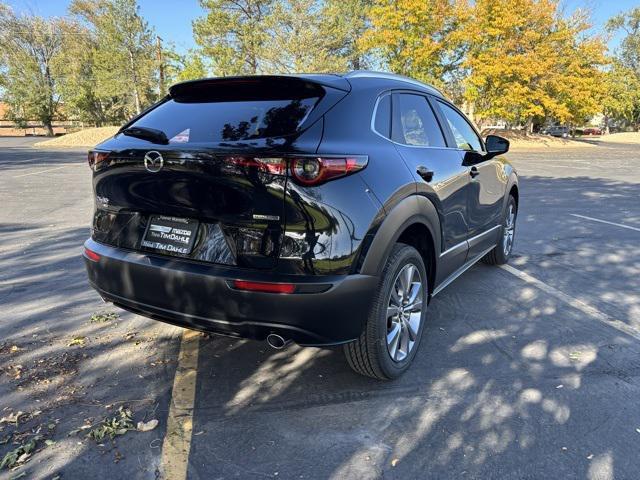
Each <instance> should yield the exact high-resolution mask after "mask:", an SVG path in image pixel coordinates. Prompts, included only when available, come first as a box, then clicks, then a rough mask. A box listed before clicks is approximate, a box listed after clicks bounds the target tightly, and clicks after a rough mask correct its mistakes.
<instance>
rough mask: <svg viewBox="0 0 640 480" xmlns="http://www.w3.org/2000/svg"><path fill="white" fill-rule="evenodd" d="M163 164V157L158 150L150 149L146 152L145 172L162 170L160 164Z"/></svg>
mask: <svg viewBox="0 0 640 480" xmlns="http://www.w3.org/2000/svg"><path fill="white" fill-rule="evenodd" d="M163 165H164V158H162V155H160V152H156V151H155V150H151V151H150V152H147V154H146V155H145V156H144V168H146V169H147V172H151V173H156V172H159V171H160V170H162V166H163Z"/></svg>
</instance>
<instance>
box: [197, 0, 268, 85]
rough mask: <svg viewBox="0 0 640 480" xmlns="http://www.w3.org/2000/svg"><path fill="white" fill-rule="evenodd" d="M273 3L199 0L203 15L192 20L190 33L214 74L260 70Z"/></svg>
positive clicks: (256, 0) (245, 0)
mask: <svg viewBox="0 0 640 480" xmlns="http://www.w3.org/2000/svg"><path fill="white" fill-rule="evenodd" d="M273 4H274V1H273V0H200V5H201V6H202V8H203V9H205V10H207V14H206V15H205V16H204V17H202V18H198V19H196V20H195V21H194V22H193V34H194V37H195V40H196V43H197V44H198V45H199V46H200V47H201V48H202V52H203V54H204V55H205V56H207V57H208V58H210V59H211V61H212V63H213V68H214V71H215V73H216V74H217V75H246V74H249V75H251V74H257V73H260V72H262V71H263V58H264V55H263V53H264V48H265V42H266V41H267V39H268V35H267V32H266V31H265V25H266V21H267V19H268V17H269V16H270V14H271V12H272V9H273Z"/></svg>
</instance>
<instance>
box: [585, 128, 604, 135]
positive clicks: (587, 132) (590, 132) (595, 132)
mask: <svg viewBox="0 0 640 480" xmlns="http://www.w3.org/2000/svg"><path fill="white" fill-rule="evenodd" d="M582 135H602V129H601V128H600V127H586V128H583V129H582Z"/></svg>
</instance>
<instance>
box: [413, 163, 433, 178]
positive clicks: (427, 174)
mask: <svg viewBox="0 0 640 480" xmlns="http://www.w3.org/2000/svg"><path fill="white" fill-rule="evenodd" d="M416 173H417V174H418V175H420V176H421V177H422V179H423V180H424V181H425V182H430V181H431V180H433V170H429V169H428V168H427V167H425V166H424V165H420V166H419V167H418V168H417V169H416Z"/></svg>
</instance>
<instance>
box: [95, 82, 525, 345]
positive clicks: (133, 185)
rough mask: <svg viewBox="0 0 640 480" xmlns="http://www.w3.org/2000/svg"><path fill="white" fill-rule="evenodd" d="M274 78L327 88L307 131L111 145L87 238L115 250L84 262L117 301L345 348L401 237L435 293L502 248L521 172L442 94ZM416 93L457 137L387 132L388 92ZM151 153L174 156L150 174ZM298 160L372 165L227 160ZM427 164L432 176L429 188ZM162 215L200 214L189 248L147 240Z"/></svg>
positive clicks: (241, 331)
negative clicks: (320, 176)
mask: <svg viewBox="0 0 640 480" xmlns="http://www.w3.org/2000/svg"><path fill="white" fill-rule="evenodd" d="M269 78H270V81H272V82H276V83H277V82H278V81H283V82H299V83H300V82H304V83H305V88H308V89H310V88H316V89H318V88H321V89H322V92H323V93H322V94H321V98H320V100H319V101H318V102H317V103H316V105H315V107H314V108H313V110H312V111H311V113H310V114H308V116H307V117H306V118H305V119H304V120H303V121H302V123H301V124H300V125H299V127H298V129H297V130H296V131H295V133H292V134H289V135H285V136H283V137H269V138H244V139H242V138H240V139H232V140H228V139H223V140H221V141H217V142H208V143H204V142H203V143H201V144H198V143H185V144H180V143H169V144H166V145H163V144H156V143H152V142H150V141H149V140H143V139H139V138H134V137H129V136H125V135H123V134H118V135H116V136H115V137H114V138H112V139H110V140H107V141H106V142H104V143H103V144H101V145H99V146H98V147H97V150H100V151H105V152H110V154H109V157H108V159H107V160H106V161H105V162H103V164H101V165H100V166H99V168H96V171H95V172H94V175H93V186H94V191H95V195H96V210H95V216H94V222H93V231H92V238H91V239H90V240H88V241H87V243H86V246H87V248H89V249H90V250H92V251H94V252H96V253H97V254H99V255H101V258H100V260H99V261H92V260H90V259H88V258H86V257H85V260H86V265H87V270H88V274H89V280H90V283H91V284H92V286H93V287H94V288H96V289H97V290H98V291H99V293H100V294H101V295H102V296H103V297H104V298H105V299H107V300H110V301H113V302H114V303H115V304H117V305H119V306H121V307H123V308H126V309H129V310H132V311H135V312H138V313H141V314H143V315H146V316H149V317H152V318H157V319H159V320H163V321H167V322H170V323H174V324H178V325H182V326H186V327H190V328H195V329H200V330H206V331H211V332H217V333H224V334H229V335H236V336H243V337H249V338H257V339H261V338H264V337H266V335H267V334H269V333H271V332H274V333H279V334H281V335H282V336H284V337H286V338H291V339H293V340H294V341H297V342H298V343H301V344H308V345H327V344H337V343H343V342H347V341H350V340H353V339H354V338H356V337H357V336H358V335H359V334H360V332H361V331H362V328H363V326H364V323H365V321H366V318H367V315H368V313H369V304H370V302H371V299H372V297H373V295H374V293H375V290H376V288H377V285H378V277H379V274H380V272H381V269H382V267H383V265H384V262H385V259H386V256H387V254H388V252H389V251H390V249H391V247H392V245H393V244H394V243H395V242H396V241H398V240H400V241H406V242H409V243H415V246H416V247H419V250H420V251H421V253H422V254H423V255H424V256H425V260H426V262H425V263H426V264H427V265H428V266H429V270H430V271H429V276H430V283H429V287H430V294H434V293H436V292H437V291H439V288H442V287H443V286H444V285H446V284H447V283H448V282H449V281H450V280H451V279H453V278H454V277H455V276H456V275H457V272H460V271H462V270H463V269H464V268H465V266H466V265H468V264H470V263H471V262H474V261H475V260H477V258H478V256H479V255H483V254H484V253H486V252H487V250H490V249H491V248H492V247H493V246H495V245H496V243H497V241H498V237H499V233H500V232H499V228H500V227H499V224H500V221H501V218H502V215H503V211H504V208H505V204H506V199H507V197H508V195H509V193H510V192H511V193H512V194H514V195H516V198H517V177H516V174H515V172H514V170H513V168H512V167H511V166H510V164H509V163H508V162H507V161H506V160H504V158H502V157H492V158H490V157H491V156H490V155H487V154H486V152H484V151H477V152H469V151H465V150H463V149H459V148H457V145H456V140H455V139H454V138H453V135H452V133H451V131H450V130H449V129H448V126H447V123H446V120H445V119H444V117H443V115H442V113H441V112H440V111H439V110H438V107H437V104H436V103H437V102H436V100H438V99H439V101H446V100H444V99H442V98H441V96H440V95H439V94H438V93H437V92H436V91H435V90H433V89H430V88H429V87H426V86H422V85H420V84H418V83H417V82H416V83H414V82H409V81H405V80H402V79H401V78H392V77H390V76H384V75H375V74H364V73H359V74H351V75H346V76H337V75H316V76H299V77H269ZM300 84H301V83H300ZM205 86H207V85H205ZM207 87H208V88H211V89H215V88H216V84H215V81H211V84H210V85H208V86H207ZM203 88H204V87H203ZM402 92H404V93H412V94H418V95H423V96H424V97H426V98H427V100H428V101H429V102H430V105H431V106H432V108H433V110H434V112H435V113H436V116H437V118H438V122H439V125H440V128H441V129H442V132H443V133H442V134H443V136H444V138H445V141H446V145H444V146H440V147H431V146H429V147H420V146H413V145H404V144H402V143H400V142H395V141H393V140H391V139H390V138H385V137H384V135H381V134H380V133H379V132H377V131H375V130H374V128H373V122H372V119H373V118H374V114H375V112H376V110H377V104H378V102H379V99H380V98H382V97H384V96H385V95H392V96H394V95H396V94H398V93H402ZM165 101H167V100H165ZM169 101H170V100H169ZM396 103H397V102H396V101H395V100H394V101H393V104H394V105H395V104H396ZM152 111H153V110H152ZM144 118H145V116H144V114H143V116H142V120H144ZM134 120H135V119H134ZM168 136H170V135H168ZM483 149H484V145H483ZM149 151H157V152H159V153H161V155H162V157H163V159H164V164H163V167H162V169H161V170H160V171H158V172H155V173H150V172H149V171H147V170H146V169H145V166H144V162H143V158H144V156H145V154H146V153H147V152H149ZM299 154H314V155H317V156H318V157H323V156H332V155H360V156H366V158H367V165H366V167H365V168H364V169H362V170H361V171H358V172H356V173H353V174H351V175H347V176H344V177H342V178H336V179H333V180H331V181H328V182H326V183H323V184H321V185H317V186H304V185H301V184H300V183H296V182H295V181H294V180H293V179H292V178H291V176H290V175H274V174H270V173H265V172H262V171H256V170H255V169H252V168H244V167H242V166H236V165H233V164H230V163H229V162H228V161H227V159H228V158H229V156H233V155H243V156H247V155H249V156H251V155H255V156H260V157H265V156H266V157H285V158H289V157H293V156H295V155H299ZM419 167H420V168H423V167H426V169H427V170H429V171H430V172H432V174H433V175H432V177H430V178H429V181H426V180H425V179H424V178H422V177H421V176H420V175H419V174H418V173H417V170H418V169H419ZM472 169H474V174H473V175H472V174H471V170H472ZM477 172H479V174H476V173H477ZM158 214H160V215H170V216H175V217H184V218H190V219H196V220H198V221H199V222H200V223H199V230H198V232H197V236H196V241H195V246H194V249H193V251H192V252H191V253H190V254H188V255H166V254H162V253H158V252H153V251H148V250H146V249H145V248H143V247H141V241H142V237H143V235H144V232H145V229H146V228H147V223H148V220H149V217H150V216H151V215H158ZM254 215H257V218H258V219H256V218H255V217H254ZM265 218H266V219H265ZM234 279H240V280H249V281H262V282H283V283H294V284H296V285H298V286H299V287H298V288H297V289H296V292H295V293H292V294H273V293H258V292H247V291H238V290H234V289H233V288H231V287H230V285H232V283H230V282H232V281H233V280H234Z"/></svg>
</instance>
